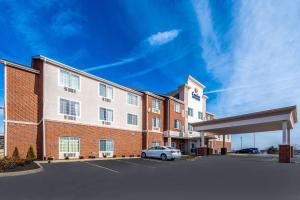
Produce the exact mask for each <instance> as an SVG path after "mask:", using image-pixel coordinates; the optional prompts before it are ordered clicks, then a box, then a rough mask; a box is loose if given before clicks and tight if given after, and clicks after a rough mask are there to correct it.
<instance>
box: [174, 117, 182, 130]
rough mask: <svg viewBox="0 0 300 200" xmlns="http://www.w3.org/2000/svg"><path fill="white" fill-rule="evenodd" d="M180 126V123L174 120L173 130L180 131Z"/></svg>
mask: <svg viewBox="0 0 300 200" xmlns="http://www.w3.org/2000/svg"><path fill="white" fill-rule="evenodd" d="M180 126H181V121H180V120H177V119H175V121H174V128H176V129H180Z"/></svg>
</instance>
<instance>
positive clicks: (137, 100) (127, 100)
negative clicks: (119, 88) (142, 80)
mask: <svg viewBox="0 0 300 200" xmlns="http://www.w3.org/2000/svg"><path fill="white" fill-rule="evenodd" d="M129 94H132V95H135V96H136V97H137V105H134V104H130V103H128V95H129ZM126 101H127V105H129V106H134V107H138V106H139V96H138V95H136V94H134V93H132V92H127V96H126Z"/></svg>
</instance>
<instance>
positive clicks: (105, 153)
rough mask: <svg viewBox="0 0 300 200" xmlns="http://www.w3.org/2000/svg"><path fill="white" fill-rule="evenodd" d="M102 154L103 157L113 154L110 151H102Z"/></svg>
mask: <svg viewBox="0 0 300 200" xmlns="http://www.w3.org/2000/svg"><path fill="white" fill-rule="evenodd" d="M102 156H103V157H112V156H113V155H112V152H103V153H102Z"/></svg>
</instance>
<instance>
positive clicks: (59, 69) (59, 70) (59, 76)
mask: <svg viewBox="0 0 300 200" xmlns="http://www.w3.org/2000/svg"><path fill="white" fill-rule="evenodd" d="M61 71H65V72H68V73H69V75H71V74H73V75H75V76H78V78H79V79H78V81H79V88H78V89H77V88H72V87H69V86H65V85H63V84H61V82H60V79H61V73H60V72H61ZM57 82H58V86H59V87H67V88H70V89H73V90H76V91H78V92H80V91H81V76H80V75H78V74H76V73H74V72H71V71H69V70H66V69H63V68H58V80H57Z"/></svg>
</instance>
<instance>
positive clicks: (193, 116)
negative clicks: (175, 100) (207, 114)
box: [187, 107, 195, 117]
mask: <svg viewBox="0 0 300 200" xmlns="http://www.w3.org/2000/svg"><path fill="white" fill-rule="evenodd" d="M189 109H191V110H192V115H189ZM194 111H195V110H194V109H193V108H191V107H188V113H187V114H188V117H194V116H195V115H194Z"/></svg>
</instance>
